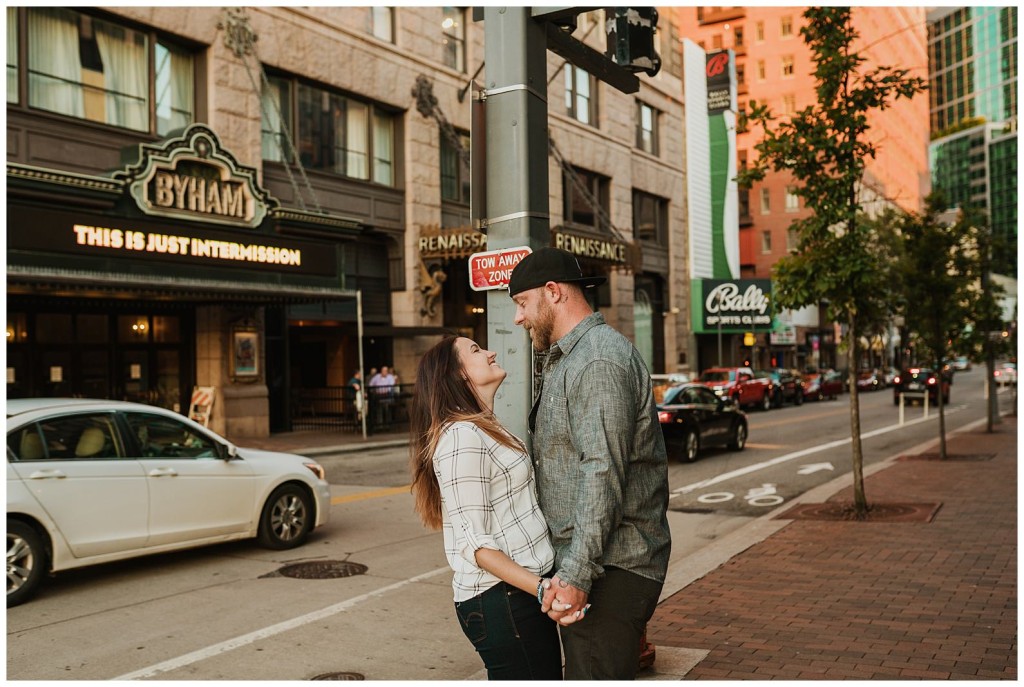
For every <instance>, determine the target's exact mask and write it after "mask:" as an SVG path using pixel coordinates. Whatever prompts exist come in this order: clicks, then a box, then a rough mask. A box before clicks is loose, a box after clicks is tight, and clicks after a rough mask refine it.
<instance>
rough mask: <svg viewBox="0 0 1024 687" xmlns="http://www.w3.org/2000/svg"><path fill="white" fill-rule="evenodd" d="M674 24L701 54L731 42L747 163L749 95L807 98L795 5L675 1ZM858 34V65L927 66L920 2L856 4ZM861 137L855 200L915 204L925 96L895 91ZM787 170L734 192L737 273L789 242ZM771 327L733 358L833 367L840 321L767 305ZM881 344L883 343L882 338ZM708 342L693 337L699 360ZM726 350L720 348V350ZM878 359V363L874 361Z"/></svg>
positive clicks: (919, 69) (749, 271) (774, 256)
mask: <svg viewBox="0 0 1024 687" xmlns="http://www.w3.org/2000/svg"><path fill="white" fill-rule="evenodd" d="M676 16H677V17H678V21H679V23H678V25H677V28H678V30H679V32H680V34H681V35H682V36H683V37H684V38H688V39H690V40H692V41H695V42H696V43H697V44H698V45H699V46H700V47H701V48H703V49H704V51H705V52H707V53H713V52H715V51H719V50H725V49H731V50H732V51H733V53H734V54H735V59H736V80H737V96H738V120H737V136H736V146H737V158H738V159H737V167H738V168H743V167H744V166H746V165H748V164H750V163H752V162H753V161H754V159H755V158H756V156H757V152H756V150H754V146H755V145H756V143H757V142H758V138H757V136H758V133H757V132H756V131H754V130H753V129H746V128H744V115H745V113H746V112H748V111H749V110H750V104H751V102H752V101H757V102H758V103H767V104H768V106H769V107H770V108H771V110H772V111H773V112H774V113H775V114H776V115H777V116H781V117H785V116H787V115H792V114H794V113H796V112H797V111H798V110H800V109H803V108H804V107H806V106H808V105H811V104H812V103H813V102H815V99H816V95H815V91H814V86H815V84H814V80H813V76H812V74H813V71H814V65H813V63H812V55H811V53H810V51H809V49H808V48H807V45H806V44H805V43H804V42H803V39H802V37H801V35H800V29H801V28H802V27H803V26H804V18H803V8H800V7H758V6H749V7H683V8H679V11H678V12H677V14H676ZM853 24H854V27H855V28H856V29H857V31H858V32H859V34H860V39H859V41H858V42H857V43H856V44H855V46H854V49H855V50H856V51H857V52H859V53H860V54H862V55H863V56H864V57H866V58H867V61H866V63H865V68H866V69H868V68H871V67H872V66H878V65H888V66H897V67H905V68H908V69H910V72H911V74H912V75H916V76H920V77H925V76H926V74H927V51H926V45H927V44H926V27H925V10H924V8H920V7H855V8H854V10H853ZM869 116H870V118H871V119H870V126H871V130H870V134H869V135H870V136H871V139H872V141H874V142H875V143H876V144H877V146H878V155H877V157H876V158H875V159H873V160H869V161H868V163H867V169H866V173H865V186H864V189H863V191H862V193H863V197H862V204H863V205H865V206H866V207H867V206H871V207H872V208H874V209H878V208H880V207H881V206H884V205H895V206H897V207H900V208H903V209H905V210H918V209H920V208H921V205H922V200H923V198H924V196H925V195H927V192H928V188H929V181H928V165H927V150H928V101H927V98H926V97H925V96H924V95H919V96H917V97H915V98H913V99H910V100H900V101H897V102H896V103H894V104H893V105H892V106H891V107H889V108H887V109H885V110H884V111H874V112H872V113H871V114H870V115H869ZM794 184H795V181H794V180H793V179H792V177H791V176H790V175H789V174H788V173H773V172H769V173H768V175H767V176H766V178H765V179H764V181H762V182H760V183H756V184H754V185H753V187H752V188H750V189H749V190H743V189H740V190H739V191H738V194H739V256H740V272H741V274H740V276H742V277H745V278H750V279H768V278H770V277H771V273H772V267H773V265H774V264H775V263H776V262H777V261H778V260H779V259H780V258H781V257H783V256H785V255H787V254H788V253H789V251H791V250H793V249H794V247H795V245H796V243H795V235H794V234H793V232H792V231H791V230H790V225H791V223H792V222H793V221H794V220H795V219H799V218H802V217H804V216H806V212H807V211H806V209H805V208H804V207H803V206H802V204H801V202H800V198H799V197H798V196H797V195H796V194H795V193H794V188H795V187H794ZM776 318H777V319H778V320H779V322H777V324H776V327H775V330H776V331H774V332H773V333H756V337H755V338H756V346H755V347H754V348H753V349H752V348H750V347H748V346H745V345H744V344H743V343H742V338H741V337H734V338H733V339H732V348H731V355H732V362H733V363H734V364H735V363H736V362H737V361H742V360H744V359H749V358H750V357H751V355H752V354H753V357H754V361H753V362H754V364H755V365H756V366H759V367H769V366H775V365H778V366H787V367H800V368H803V367H805V366H835V365H836V364H837V362H838V357H837V355H836V344H837V343H838V340H839V337H840V336H841V330H840V328H839V327H838V326H836V325H834V324H833V323H829V322H825V321H824V319H823V318H822V317H821V316H820V313H819V308H816V307H809V308H805V309H803V310H800V311H798V312H783V313H776ZM882 345H883V346H884V345H886V344H885V342H882ZM710 348H711V347H710V346H708V347H707V348H705V347H704V346H701V352H702V354H704V355H702V362H701V366H702V367H706V366H707V362H706V359H707V358H708V357H709V356H708V355H707V354H705V353H706V352H710ZM728 355H729V354H727V357H728ZM879 364H880V363H879Z"/></svg>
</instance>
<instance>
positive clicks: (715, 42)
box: [711, 33, 722, 50]
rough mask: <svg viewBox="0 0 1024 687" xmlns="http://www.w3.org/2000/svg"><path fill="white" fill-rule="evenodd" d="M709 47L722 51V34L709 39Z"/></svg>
mask: <svg viewBox="0 0 1024 687" xmlns="http://www.w3.org/2000/svg"><path fill="white" fill-rule="evenodd" d="M711 47H712V48H713V49H715V50H721V49H722V34H720V33H716V34H715V35H713V36H712V37H711Z"/></svg>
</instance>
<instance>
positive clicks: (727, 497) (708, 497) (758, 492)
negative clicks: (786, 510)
mask: <svg viewBox="0 0 1024 687" xmlns="http://www.w3.org/2000/svg"><path fill="white" fill-rule="evenodd" d="M735 496H736V495H735V494H733V493H732V492H730V491H716V492H712V493H710V494H701V495H700V496H698V497H697V500H698V501H699V502H701V503H725V502H726V501H731V500H732V499H733V498H735ZM743 499H744V500H745V501H746V502H747V504H748V505H751V506H757V507H760V508H767V507H770V506H777V505H779V504H780V503H782V502H783V501H785V500H786V499H785V498H783V497H782V496H779V494H778V491H777V490H776V489H775V485H774V484H762V485H761V486H759V487H753V488H751V489H750V491H748V492H747V495H746V496H744V497H743Z"/></svg>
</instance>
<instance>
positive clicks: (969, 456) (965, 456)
mask: <svg viewBox="0 0 1024 687" xmlns="http://www.w3.org/2000/svg"><path fill="white" fill-rule="evenodd" d="M995 457H996V454H994V453H947V454H946V460H947V461H950V462H952V461H968V460H992V459H993V458H995ZM896 460H942V454H941V453H915V454H910V455H904V456H900V457H899V458H897V459H896Z"/></svg>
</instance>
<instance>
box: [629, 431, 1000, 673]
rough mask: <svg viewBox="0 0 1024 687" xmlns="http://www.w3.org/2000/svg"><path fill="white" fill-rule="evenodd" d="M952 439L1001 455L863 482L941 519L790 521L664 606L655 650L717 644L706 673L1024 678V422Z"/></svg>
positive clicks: (921, 464) (910, 465) (895, 469)
mask: <svg viewBox="0 0 1024 687" xmlns="http://www.w3.org/2000/svg"><path fill="white" fill-rule="evenodd" d="M947 439H948V453H949V454H950V455H951V456H956V455H961V456H965V455H975V456H977V455H979V454H980V455H985V454H988V455H992V454H994V457H992V458H991V459H989V460H977V459H975V460H950V461H945V462H943V461H938V460H893V461H892V462H889V463H887V464H886V465H885V466H884V467H883V468H882V469H880V470H878V471H877V472H874V474H870V475H869V476H868V477H866V479H865V493H866V495H867V499H868V502H869V503H877V504H882V503H936V502H941V504H942V505H941V508H939V510H938V512H937V514H936V515H935V516H934V519H933V520H932V522H930V523H923V522H843V521H840V522H829V521H823V520H792V521H789V522H788V524H785V525H784V526H783V527H782V528H781V529H779V530H778V531H777V532H774V533H773V534H771V535H770V536H768V537H767V538H765V539H764V540H763V541H760V542H759V543H755V544H753V545H752V546H750V547H749V548H748V549H746V550H745V551H743V552H742V553H739V554H738V555H733V556H731V557H730V558H729V559H728V560H727V561H726V562H724V564H722V565H720V567H717V568H715V569H713V570H711V572H709V573H707V574H706V575H704V576H703V577H700V578H699V579H697V580H695V581H693V582H692V583H689V584H688V585H686V586H685V587H683V588H682V589H680V590H679V591H678V592H676V593H674V594H672V595H671V596H670V597H669V598H667V599H665V600H664V601H663V602H662V603H661V604H660V605H659V606H658V610H657V611H656V612H655V614H654V618H653V619H652V621H651V623H650V625H649V626H648V639H649V640H650V641H652V642H654V644H655V645H656V646H657V647H658V652H659V656H660V654H661V652H662V647H666V648H671V647H685V648H687V649H694V650H701V653H703V652H707V654H706V655H705V656H704V657H703V659H702V660H700V661H699V662H697V663H696V665H695V666H694V667H693V668H692V670H690V671H689V672H688V673H687V674H686V679H696V680H700V679H704V680H715V679H718V680H723V679H754V680H771V679H816V680H842V679H865V680H867V679H942V680H947V679H953V680H968V679H1008V680H1015V679H1016V678H1017V418H1016V417H1004V418H1003V422H1002V424H1000V425H997V426H996V432H995V433H993V434H987V433H986V432H985V424H984V422H982V423H981V424H980V425H974V426H973V427H972V429H970V430H969V431H966V432H962V433H959V434H955V435H949V436H948V437H947ZM936 450H937V447H935V446H930V447H928V449H927V451H928V452H934V451H936ZM852 498H853V492H852V488H849V487H847V488H843V489H842V490H841V491H839V492H837V493H835V494H834V495H833V496H831V497H830V498H827V499H818V500H827V501H847V502H849V501H852ZM790 507H792V504H790V505H788V506H785V507H783V508H781V509H780V512H785V511H787V510H788V509H789V508H790ZM765 517H772V516H771V515H769V516H765ZM776 517H777V516H776ZM752 524H753V523H752ZM670 574H671V571H670ZM667 653H669V654H671V653H672V650H671V649H669V652H667ZM654 670H658V663H657V662H656V663H655V666H654Z"/></svg>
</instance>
